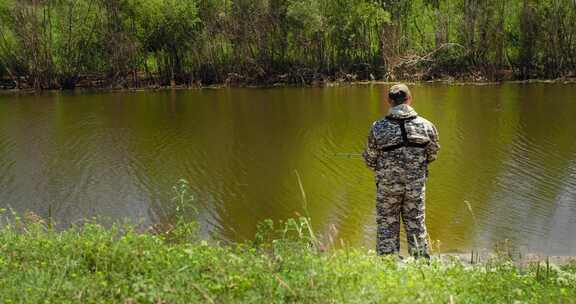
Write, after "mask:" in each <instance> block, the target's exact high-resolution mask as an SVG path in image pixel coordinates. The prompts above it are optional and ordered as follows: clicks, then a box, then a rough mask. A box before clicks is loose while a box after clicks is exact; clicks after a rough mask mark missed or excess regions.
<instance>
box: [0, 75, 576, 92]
mask: <svg viewBox="0 0 576 304" xmlns="http://www.w3.org/2000/svg"><path fill="white" fill-rule="evenodd" d="M398 82H403V83H406V84H409V85H417V84H442V85H454V86H463V85H469V86H484V85H500V84H506V83H513V84H534V83H541V84H576V78H557V79H527V80H501V81H487V80H477V81H471V80H465V79H454V78H442V79H435V80H410V79H405V80H398V81H384V80H358V81H356V80H342V79H340V80H327V81H316V82H311V83H301V84H295V83H283V82H278V83H262V84H257V83H235V84H230V83H221V84H209V85H202V84H201V83H195V84H189V85H181V84H174V85H165V86H161V85H139V86H123V85H118V86H113V85H107V86H90V85H80V86H77V87H76V88H74V89H73V90H75V91H147V90H151V91H154V90H189V89H222V88H274V87H338V86H351V85H392V84H396V83H398ZM7 83H8V82H7V81H4V82H3V84H2V83H0V93H1V92H5V93H10V92H23V93H37V92H38V90H35V89H33V88H31V87H22V88H17V87H15V86H13V85H7ZM42 91H61V90H60V89H49V90H42ZM69 91H70V90H69Z"/></svg>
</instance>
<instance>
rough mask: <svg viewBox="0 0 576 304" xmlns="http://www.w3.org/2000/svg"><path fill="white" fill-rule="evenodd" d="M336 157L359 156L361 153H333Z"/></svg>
mask: <svg viewBox="0 0 576 304" xmlns="http://www.w3.org/2000/svg"><path fill="white" fill-rule="evenodd" d="M334 156H336V157H344V158H361V157H362V154H361V153H334Z"/></svg>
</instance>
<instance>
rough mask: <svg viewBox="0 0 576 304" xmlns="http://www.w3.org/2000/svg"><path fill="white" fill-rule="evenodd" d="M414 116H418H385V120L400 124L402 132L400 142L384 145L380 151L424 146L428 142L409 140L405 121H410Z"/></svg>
mask: <svg viewBox="0 0 576 304" xmlns="http://www.w3.org/2000/svg"><path fill="white" fill-rule="evenodd" d="M416 118H418V116H412V117H407V118H397V117H392V116H386V119H387V120H389V121H392V122H394V123H397V124H398V125H399V126H400V132H401V134H402V142H401V143H399V144H396V145H392V146H388V147H385V148H383V149H382V152H389V151H393V150H396V149H400V148H402V147H414V148H426V147H427V146H428V144H429V143H415V142H411V141H410V140H409V139H408V132H406V122H407V121H412V120H414V119H416Z"/></svg>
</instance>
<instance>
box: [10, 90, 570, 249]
mask: <svg viewBox="0 0 576 304" xmlns="http://www.w3.org/2000/svg"><path fill="white" fill-rule="evenodd" d="M385 90H386V86H385V85H369V86H346V87H337V88H278V89H218V90H213V89H203V90H184V91H160V92H149V91H147V92H123V93H118V92H111V93H86V92H84V93H47V94H42V95H36V96H30V95H20V96H15V95H6V94H4V95H0V207H12V208H14V209H15V210H17V211H24V210H31V211H34V212H36V213H38V214H39V215H41V216H48V215H49V214H50V215H51V216H53V217H54V218H55V219H56V220H57V221H58V222H59V223H60V225H62V226H66V225H70V224H72V223H76V222H79V221H81V220H82V219H83V218H87V217H92V216H99V217H100V218H102V219H103V220H105V219H109V220H110V221H114V220H118V219H125V218H128V219H132V220H139V221H142V223H143V224H144V225H148V224H152V223H157V222H163V221H170V220H171V213H170V211H166V210H172V209H173V208H172V207H173V203H172V202H171V198H172V197H173V193H172V192H171V191H172V186H173V185H174V184H175V183H176V182H177V181H178V180H179V179H182V178H183V179H186V180H188V181H189V183H190V187H191V191H192V193H193V194H194V197H195V203H196V204H197V209H198V215H197V216H196V217H197V218H198V220H199V222H200V223H201V226H202V229H203V232H204V233H213V234H216V235H217V236H219V237H222V238H224V239H228V240H245V239H250V238H252V236H253V235H254V233H255V229H256V223H257V222H258V221H261V220H263V219H267V218H271V219H275V220H280V219H286V218H288V217H293V216H296V215H298V214H305V213H306V212H307V213H308V214H309V215H310V217H311V218H312V221H313V223H314V226H315V229H316V230H317V231H319V232H321V233H323V234H325V235H326V234H329V233H331V234H333V237H334V238H335V239H342V240H343V241H344V242H346V243H349V244H351V245H354V246H366V247H372V246H373V245H374V236H375V224H374V196H375V187H374V182H373V177H372V174H371V172H370V171H369V170H368V169H367V168H366V167H365V166H364V164H363V163H362V161H361V160H360V159H357V158H346V157H342V156H339V155H338V153H359V152H361V151H362V149H363V146H364V143H365V140H366V138H365V137H366V135H367V132H368V128H369V127H370V125H371V123H372V121H374V120H376V119H378V118H380V117H382V116H384V115H385V114H386V112H387V106H386V105H385V104H383V103H382V92H383V91H385ZM413 94H414V98H415V108H416V110H417V111H418V112H419V113H420V114H421V115H423V116H425V117H426V118H428V119H429V120H431V121H433V122H434V123H435V124H436V125H437V127H438V129H439V132H440V140H441V144H442V150H441V152H440V156H439V158H438V161H437V162H436V163H434V164H433V165H432V166H431V172H430V180H429V184H428V193H427V223H428V227H429V231H430V235H431V239H433V240H439V241H440V244H441V247H440V249H441V250H443V251H468V250H470V249H471V248H492V247H493V246H494V244H495V243H496V242H499V241H503V240H506V239H509V240H510V241H511V242H513V243H514V244H516V245H517V246H518V247H519V248H521V249H522V250H524V251H531V252H541V253H545V254H553V255H568V254H571V255H574V254H576V238H575V237H574V235H575V234H576V135H575V134H576V124H575V118H576V103H575V102H574V100H575V99H574V96H576V86H574V85H561V84H530V85H523V84H506V85H488V86H445V85H418V86H414V87H413ZM296 171H297V172H298V173H299V175H300V176H301V177H302V183H303V186H304V189H305V191H306V194H307V201H308V205H307V208H306V209H307V210H304V208H303V203H302V198H301V195H300V190H299V187H298V181H297V177H296V173H295V172H296ZM468 205H469V206H471V208H472V211H473V213H474V216H472V213H471V212H470V210H469V208H468Z"/></svg>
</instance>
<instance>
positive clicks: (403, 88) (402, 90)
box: [388, 83, 412, 103]
mask: <svg viewBox="0 0 576 304" xmlns="http://www.w3.org/2000/svg"><path fill="white" fill-rule="evenodd" d="M409 96H412V93H410V89H408V86H407V85H405V84H403V83H399V84H395V85H393V86H392V87H391V88H390V90H389V91H388V97H390V99H392V100H393V101H394V102H397V103H399V102H404V101H406V99H408V97H409Z"/></svg>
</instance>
